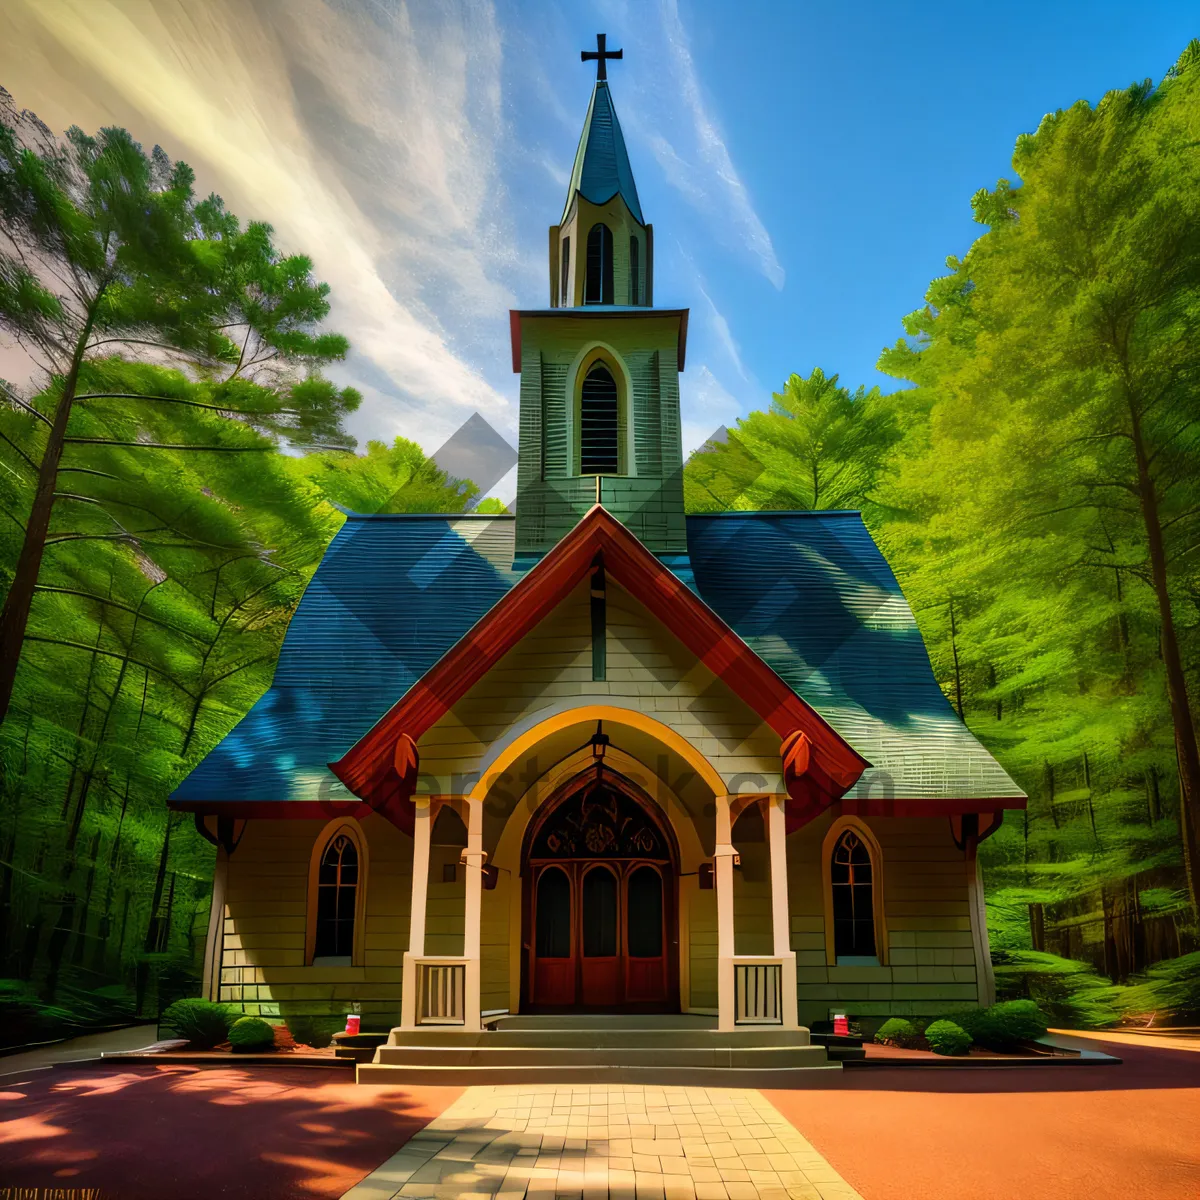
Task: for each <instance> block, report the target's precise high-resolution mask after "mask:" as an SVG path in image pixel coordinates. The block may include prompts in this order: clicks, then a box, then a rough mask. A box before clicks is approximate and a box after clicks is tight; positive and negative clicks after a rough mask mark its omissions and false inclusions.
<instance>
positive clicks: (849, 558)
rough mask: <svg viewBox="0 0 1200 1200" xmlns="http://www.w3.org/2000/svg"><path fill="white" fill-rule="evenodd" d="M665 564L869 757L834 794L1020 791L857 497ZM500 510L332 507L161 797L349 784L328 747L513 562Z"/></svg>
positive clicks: (356, 734)
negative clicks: (239, 695)
mask: <svg viewBox="0 0 1200 1200" xmlns="http://www.w3.org/2000/svg"><path fill="white" fill-rule="evenodd" d="M687 529H688V550H689V555H688V557H686V558H684V557H681V556H674V557H671V558H668V559H664V560H663V561H664V564H665V565H666V566H667V567H668V569H670V570H671V571H673V572H674V573H675V574H676V575H677V576H678V577H679V578H680V579H681V580H683V582H685V583H686V584H687V585H688V586H689V587H692V588H693V589H694V590H695V591H696V592H697V593H698V594H699V595H700V597H701V598H702V599H703V600H704V601H705V602H706V603H707V604H708V605H709V606H710V607H711V608H712V609H713V610H714V611H715V612H717V613H718V614H719V615H720V616H721V617H722V618H723V619H724V620H725V621H726V623H727V624H729V625H730V626H732V628H733V629H734V630H735V631H736V632H737V633H738V634H739V635H740V636H741V637H742V638H743V639H745V641H746V642H747V643H748V644H749V645H750V646H751V647H752V648H753V649H754V651H755V652H756V653H757V654H758V655H759V656H760V657H762V658H763V659H764V660H765V661H766V662H767V663H768V664H769V665H770V666H771V667H772V668H773V669H774V670H775V671H776V672H777V673H778V674H779V675H780V676H781V677H782V678H783V679H784V680H785V681H786V682H787V683H788V684H790V685H791V686H792V687H793V688H794V689H795V691H796V692H797V693H798V694H799V695H800V696H802V697H803V698H804V699H805V700H806V701H807V702H808V703H809V704H811V705H812V707H813V708H814V709H816V710H817V712H818V713H820V714H821V716H822V717H824V718H825V720H827V721H828V722H829V724H830V725H832V726H833V728H834V729H836V730H837V731H838V733H840V734H841V735H842V736H843V737H844V738H845V739H846V740H847V741H848V742H849V743H850V744H851V745H852V746H853V747H854V748H855V749H856V750H857V751H858V752H859V753H860V754H862V755H863V756H864V757H865V758H866V759H867V760H868V761H870V762H871V764H872V766H871V768H870V769H868V770H867V771H866V772H865V773H864V775H863V776H862V778H861V779H860V780H859V782H858V783H857V784H856V785H855V787H854V789H853V790H852V791H851V792H850V793H849V794H850V795H851V796H860V797H865V796H867V795H870V796H872V797H877V798H893V797H894V798H897V799H947V800H953V799H963V800H966V799H981V798H984V799H998V798H1002V797H1019V796H1021V795H1022V794H1023V793H1022V792H1021V791H1020V789H1019V788H1018V787H1017V786H1016V784H1014V783H1013V782H1012V780H1011V779H1009V777H1008V776H1007V775H1006V774H1005V773H1004V771H1003V769H1002V768H1001V767H1000V765H999V764H998V763H997V762H996V761H995V759H993V758H992V756H991V755H990V754H989V753H988V752H987V751H986V750H985V749H984V748H983V747H982V746H981V745H980V744H979V743H978V742H977V741H976V740H975V738H974V737H973V736H972V734H971V733H970V731H969V730H967V728H966V727H965V726H964V725H963V724H962V722H961V721H959V719H958V717H957V716H956V715H955V714H954V711H953V710H952V709H951V707H950V705H949V703H948V702H947V700H946V698H945V697H944V696H943V694H942V691H941V689H940V688H939V687H938V684H937V682H936V680H935V679H934V676H933V671H932V669H931V667H930V665H929V658H928V655H927V654H926V651H925V647H924V644H923V643H922V641H921V636H920V633H919V632H918V630H917V626H916V622H915V620H914V619H913V615H912V612H911V610H910V609H909V607H908V603H907V601H906V600H905V599H904V596H903V594H902V593H901V591H900V587H899V585H898V584H897V582H896V578H895V576H894V575H893V574H892V572H891V569H890V568H889V567H888V565H887V563H886V562H885V561H884V559H883V556H882V555H881V554H880V552H879V550H878V548H877V547H876V545H875V543H874V541H873V540H872V538H871V535H870V534H869V533H868V532H867V529H866V526H865V525H864V524H863V522H862V519H861V517H860V516H859V515H858V514H857V513H840V512H818V513H731V514H722V515H714V516H694V517H689V518H688V520H687ZM513 534H514V524H513V521H512V519H511V518H508V517H493V518H478V517H476V518H460V517H452V516H437V517H412V516H396V517H392V516H373V517H363V516H354V515H352V516H349V517H348V519H347V521H346V523H345V525H344V526H343V527H342V529H341V530H340V531H339V532H338V534H337V536H336V537H335V538H334V540H333V542H332V543H331V544H330V547H329V549H328V550H327V551H326V554H325V557H324V559H323V560H322V562H321V565H320V567H319V568H318V569H317V572H316V574H315V575H314V576H313V579H312V581H311V582H310V583H309V585H308V588H307V589H306V591H305V593H304V596H303V598H302V599H301V601H300V604H299V607H298V608H297V610H296V613H295V615H294V616H293V618H292V622H291V625H290V626H289V628H288V631H287V635H286V637H285V638H284V643H283V649H282V651H281V653H280V656H279V663H278V665H277V667H276V670H275V678H274V681H273V682H272V684H271V687H270V689H269V690H268V691H267V692H266V693H265V694H264V695H263V697H262V698H261V699H260V700H259V701H258V703H257V704H255V705H254V707H253V708H252V709H251V710H250V711H249V712H248V713H247V714H246V716H245V717H243V718H242V720H241V721H240V722H239V723H238V725H237V726H236V727H235V728H234V729H233V730H232V732H230V733H229V734H228V736H227V737H226V738H225V739H224V740H223V741H222V742H221V743H220V744H219V745H218V746H217V747H216V748H215V749H214V750H213V751H212V752H211V753H210V754H209V755H208V756H207V757H206V758H205V759H204V760H203V761H202V762H201V763H200V764H199V765H198V766H197V767H196V769H195V770H194V771H192V773H191V774H190V775H189V776H188V777H187V778H186V779H185V780H184V781H183V783H182V784H180V786H179V787H178V788H177V789H176V791H175V792H174V794H173V796H172V800H173V801H176V802H180V803H195V802H201V801H210V802H211V801H234V800H239V801H283V800H316V799H351V798H352V797H351V796H350V793H349V792H348V791H347V790H346V789H345V788H344V787H343V786H342V784H341V783H340V782H339V781H338V780H337V779H335V778H334V776H333V775H332V774H331V773H330V771H329V770H328V768H327V766H326V764H327V763H328V762H330V761H332V760H334V759H337V758H340V757H341V755H342V754H344V753H345V751H346V750H348V749H349V748H350V746H352V745H353V744H354V743H355V742H356V741H358V739H359V738H360V737H362V735H363V734H364V733H366V731H367V730H368V729H369V728H370V727H371V726H372V725H373V724H374V723H375V722H376V721H377V720H378V719H379V717H381V716H382V715H383V714H384V713H385V712H386V711H387V710H388V709H389V708H390V707H391V706H392V704H394V703H395V702H396V701H397V700H398V699H399V698H400V697H401V696H402V695H403V694H404V693H405V692H406V691H407V690H408V688H409V687H411V686H412V684H413V683H414V682H415V681H416V680H417V679H419V678H420V677H421V676H422V675H423V674H424V673H425V672H426V671H427V670H428V669H429V668H430V667H431V666H432V665H433V664H434V663H435V662H436V661H437V660H438V659H439V658H440V657H441V656H442V654H443V653H444V652H445V651H446V650H447V649H449V648H450V647H451V646H452V645H453V644H454V643H455V642H456V641H457V640H458V639H459V638H460V637H462V635H463V634H464V633H466V632H467V630H468V629H470V627H471V626H472V625H473V624H474V623H475V622H476V621H477V620H478V619H479V618H480V617H481V616H483V614H484V613H485V612H487V610H488V609H489V608H491V607H492V605H493V604H495V603H496V601H497V600H499V599H500V597H501V596H503V595H504V593H505V592H507V591H508V589H509V588H511V587H512V586H513V584H514V583H516V582H517V580H518V579H519V578H520V577H521V571H520V569H519V568H514V565H513V544H514V539H513Z"/></svg>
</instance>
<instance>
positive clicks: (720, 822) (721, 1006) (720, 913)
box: [713, 796, 734, 1030]
mask: <svg viewBox="0 0 1200 1200" xmlns="http://www.w3.org/2000/svg"><path fill="white" fill-rule="evenodd" d="M716 799H717V832H716V839H715V842H716V844H715V845H714V847H713V873H714V875H715V876H716V878H715V880H714V882H715V884H716V888H717V1012H718V1016H717V1028H718V1029H722V1030H725V1029H732V1028H733V1027H734V997H733V955H734V934H733V856H734V849H733V843H732V841H731V828H732V827H731V822H730V816H729V805H730V801H731V800H732V797H731V796H718V797H717V798H716Z"/></svg>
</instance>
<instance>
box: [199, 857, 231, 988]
mask: <svg viewBox="0 0 1200 1200" xmlns="http://www.w3.org/2000/svg"><path fill="white" fill-rule="evenodd" d="M228 879H229V855H228V854H226V853H225V847H224V846H218V847H217V865H216V866H215V867H214V868H213V890H212V904H211V905H210V907H209V910H208V938H207V940H206V941H205V943H204V995H205V998H206V999H208V1000H220V999H221V960H222V958H223V957H224V949H225V891H226V888H227V886H228Z"/></svg>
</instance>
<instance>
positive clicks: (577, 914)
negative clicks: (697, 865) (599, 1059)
mask: <svg viewBox="0 0 1200 1200" xmlns="http://www.w3.org/2000/svg"><path fill="white" fill-rule="evenodd" d="M530 879H531V884H532V905H531V908H532V913H531V914H530V915H531V917H532V930H531V933H532V938H531V944H530V952H531V953H530V978H529V984H530V987H529V993H530V995H529V999H530V1002H531V1003H532V1004H533V1005H535V1006H538V1007H546V1008H570V1007H584V1008H619V1007H623V1006H627V1005H637V1006H645V1007H660V1006H666V1005H667V1004H668V1003H669V1000H670V998H671V994H672V988H671V980H670V961H671V954H670V947H671V939H670V938H669V927H670V922H671V918H672V915H673V909H674V904H673V893H674V888H673V883H674V880H673V877H672V873H671V869H670V864H669V863H666V862H662V861H658V862H653V861H647V860H644V859H642V860H638V859H611V858H605V859H591V860H589V859H576V860H567V861H563V860H558V861H552V862H531V863H530Z"/></svg>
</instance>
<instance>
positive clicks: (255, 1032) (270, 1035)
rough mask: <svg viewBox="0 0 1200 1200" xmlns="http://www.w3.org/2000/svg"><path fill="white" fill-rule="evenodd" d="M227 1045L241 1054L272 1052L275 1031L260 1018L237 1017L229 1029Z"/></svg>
mask: <svg viewBox="0 0 1200 1200" xmlns="http://www.w3.org/2000/svg"><path fill="white" fill-rule="evenodd" d="M229 1044H230V1046H232V1047H233V1049H234V1050H235V1051H241V1052H243V1053H250V1052H253V1051H262V1050H273V1049H274V1048H275V1030H274V1029H273V1028H272V1027H271V1026H270V1025H268V1024H267V1022H266V1021H264V1020H263V1019H262V1018H261V1017H239V1018H238V1020H236V1021H234V1023H233V1024H232V1025H231V1026H230V1027H229Z"/></svg>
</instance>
